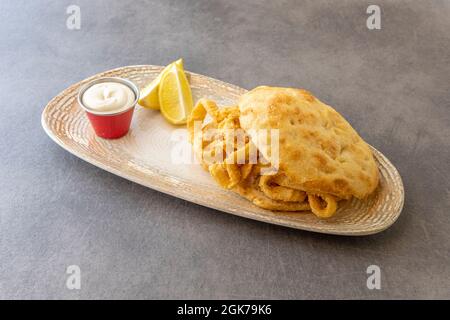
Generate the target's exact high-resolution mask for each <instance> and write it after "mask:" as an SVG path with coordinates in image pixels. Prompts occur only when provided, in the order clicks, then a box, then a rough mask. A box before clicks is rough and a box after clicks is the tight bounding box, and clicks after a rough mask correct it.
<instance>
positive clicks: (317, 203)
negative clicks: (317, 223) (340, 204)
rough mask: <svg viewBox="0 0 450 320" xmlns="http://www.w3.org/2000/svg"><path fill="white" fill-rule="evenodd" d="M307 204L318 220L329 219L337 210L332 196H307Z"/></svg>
mask: <svg viewBox="0 0 450 320" xmlns="http://www.w3.org/2000/svg"><path fill="white" fill-rule="evenodd" d="M308 202H309V206H310V207H311V211H312V212H313V213H314V214H315V215H316V216H318V217H319V218H330V217H331V216H333V215H334V213H335V212H336V209H337V200H336V198H335V197H333V196H332V195H327V194H321V195H313V194H308ZM323 202H325V203H326V206H325V207H324V206H323V205H322V203H323Z"/></svg>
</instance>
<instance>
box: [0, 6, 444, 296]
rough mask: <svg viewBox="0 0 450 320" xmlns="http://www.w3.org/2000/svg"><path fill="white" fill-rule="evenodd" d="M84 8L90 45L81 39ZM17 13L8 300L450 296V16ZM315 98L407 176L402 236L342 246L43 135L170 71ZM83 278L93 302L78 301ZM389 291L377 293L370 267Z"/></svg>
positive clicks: (239, 9)
mask: <svg viewBox="0 0 450 320" xmlns="http://www.w3.org/2000/svg"><path fill="white" fill-rule="evenodd" d="M73 3H75V4H78V5H80V7H81V11H82V27H81V30H80V31H70V30H68V29H67V28H66V18H67V15H66V13H65V10H66V7H67V6H68V5H70V4H73ZM371 3H373V1H370V2H369V1H357V0H354V1H317V0H314V1H306V2H300V1H277V2H275V1H149V2H145V1H134V0H126V1H87V0H84V1H81V0H79V1H75V0H73V1H72V0H70V1H6V0H1V1H0V75H1V76H0V88H1V91H0V101H1V111H2V117H1V120H0V146H1V162H0V214H1V215H0V218H1V221H0V228H1V229H0V239H1V244H0V264H1V265H0V298H33V299H35V298H38V299H41V298H68V299H77V298H363V299H365V298H375V299H378V298H450V212H449V208H450V183H449V180H450V173H449V162H450V151H449V150H450V149H449V147H450V143H449V141H450V126H449V124H450V112H449V111H450V92H449V83H450V81H449V80H450V68H449V66H450V45H449V44H450V36H449V35H450V32H449V30H450V18H449V17H450V1H438V0H435V1H395V2H394V1H380V0H377V1H376V4H379V5H380V6H381V9H382V29H381V30H378V31H369V30H368V29H367V28H366V25H365V24H366V18H367V14H366V13H365V11H366V8H367V6H368V5H369V4H371ZM178 57H183V58H184V59H185V64H186V68H187V69H188V70H191V71H194V72H197V73H201V74H205V75H208V76H211V77H215V78H218V79H221V80H224V81H226V82H230V83H233V84H236V85H239V86H242V87H245V88H252V87H255V86H257V85H260V84H268V85H279V86H297V87H303V88H306V89H308V90H310V91H312V92H313V93H314V94H315V95H317V96H318V97H320V98H321V99H322V100H324V101H326V102H328V103H330V104H331V105H333V106H334V107H335V108H336V109H337V110H338V111H340V112H341V113H342V114H343V115H344V116H345V117H346V118H347V119H349V121H350V122H351V123H352V124H353V125H354V127H355V128H356V129H357V130H358V131H359V132H360V133H361V135H362V136H363V137H364V138H365V139H366V140H367V141H369V142H370V143H371V144H373V145H374V146H375V147H377V148H378V149H380V150H381V151H382V152H383V153H384V154H385V155H387V156H388V157H389V158H390V159H391V161H392V162H393V163H394V164H395V165H396V166H397V168H398V169H399V171H400V173H401V174H402V176H403V179H404V184H405V188H406V202H405V207H404V210H403V213H402V215H401V217H400V219H399V221H398V222H397V223H396V224H395V225H394V226H393V227H392V228H390V229H389V230H387V231H385V232H383V233H381V234H378V235H374V236H369V237H363V238H345V237H337V236H327V235H320V234H313V233H308V232H302V231H298V230H291V229H287V228H283V227H277V226H272V225H268V224H264V223H259V222H255V221H250V220H246V219H242V218H238V217H234V216H231V215H228V214H222V213H220V212H217V211H214V210H211V209H207V208H204V207H200V206H197V205H193V204H190V203H187V202H185V201H182V200H179V199H176V198H172V197H170V196H167V195H164V194H161V193H158V192H156V191H153V190H150V189H147V188H144V187H142V186H139V185H136V184H133V183H131V182H128V181H126V180H124V179H121V178H119V177H116V176H114V175H112V174H110V173H107V172H104V171H102V170H100V169H98V168H96V167H94V166H92V165H90V164H88V163H85V162H83V161H82V160H80V159H78V158H76V157H75V156H72V155H71V154H69V153H68V152H66V151H64V150H63V149H62V148H60V147H58V146H57V145H56V144H55V143H53V142H52V141H51V140H50V139H49V138H48V137H47V136H46V135H45V133H44V131H43V130H42V128H41V125H40V115H41V111H42V109H43V107H44V106H45V105H46V103H47V102H48V101H49V100H50V99H51V98H52V97H53V96H55V95H56V94H57V93H59V92H60V91H61V90H63V89H64V88H66V87H67V86H69V85H71V84H72V83H75V82H77V81H79V80H82V79H84V78H86V77H88V76H90V75H92V74H95V73H98V72H100V71H104V70H107V69H112V68H115V67H119V66H124V65H133V64H157V65H165V64H167V63H169V62H170V61H172V60H175V59H176V58H178ZM71 264H76V265H79V266H80V267H81V271H82V288H81V290H79V291H76V290H74V291H70V290H68V289H66V287H65V281H66V274H65V270H66V267H67V266H68V265H71ZM371 264H377V265H379V266H380V267H381V270H382V289H381V290H379V291H376V290H375V291H370V290H368V289H367V288H366V277H367V275H366V268H367V267H368V266H369V265H371Z"/></svg>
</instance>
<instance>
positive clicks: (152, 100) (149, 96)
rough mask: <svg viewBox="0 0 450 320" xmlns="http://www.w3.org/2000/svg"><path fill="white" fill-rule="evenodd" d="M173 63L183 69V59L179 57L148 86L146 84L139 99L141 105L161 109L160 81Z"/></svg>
mask: <svg viewBox="0 0 450 320" xmlns="http://www.w3.org/2000/svg"><path fill="white" fill-rule="evenodd" d="M173 65H176V66H177V67H178V68H180V69H181V70H183V59H179V60H177V61H175V62H172V63H171V64H169V65H168V66H167V67H165V68H164V69H163V71H161V73H160V74H159V75H158V76H157V77H156V78H155V79H154V80H153V81H152V82H150V83H149V84H148V85H147V86H145V88H144V89H142V90H141V93H140V98H139V100H138V103H139V105H141V106H142V107H144V108H148V109H154V110H158V109H159V83H160V82H161V78H162V76H163V75H164V74H165V73H166V72H167V71H168V70H169V69H170V68H171V67H172V66H173Z"/></svg>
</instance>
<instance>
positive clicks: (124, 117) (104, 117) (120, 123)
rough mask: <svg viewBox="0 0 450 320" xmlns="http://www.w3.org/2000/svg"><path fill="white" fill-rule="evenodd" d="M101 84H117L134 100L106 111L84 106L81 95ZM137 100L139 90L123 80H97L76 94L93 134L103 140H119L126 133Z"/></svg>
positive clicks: (110, 78) (111, 78) (131, 83)
mask: <svg viewBox="0 0 450 320" xmlns="http://www.w3.org/2000/svg"><path fill="white" fill-rule="evenodd" d="M102 83H105V85H106V84H108V83H118V84H121V85H124V86H126V87H128V88H129V89H131V91H132V92H133V94H134V100H132V101H131V102H130V103H127V104H126V105H124V106H119V107H118V108H115V109H112V110H107V111H103V110H98V109H94V108H92V107H89V106H86V105H85V103H83V95H84V94H85V92H86V91H87V90H88V89H89V88H91V87H92V86H94V85H97V84H102ZM138 100H139V89H138V88H137V86H136V85H135V84H134V83H133V82H131V81H129V80H127V79H123V78H115V77H114V78H113V77H109V78H99V79H96V80H93V81H91V82H89V83H87V84H86V85H84V86H83V87H82V88H81V89H80V91H79V92H78V104H79V105H80V107H81V108H82V109H84V111H85V112H86V115H87V117H88V118H89V121H90V122H91V125H92V127H93V128H94V131H95V134H96V135H97V136H99V137H101V138H105V139H117V138H121V137H123V136H124V135H126V134H127V133H128V130H129V129H130V124H131V119H132V117H133V112H134V107H135V106H136V103H137V101H138Z"/></svg>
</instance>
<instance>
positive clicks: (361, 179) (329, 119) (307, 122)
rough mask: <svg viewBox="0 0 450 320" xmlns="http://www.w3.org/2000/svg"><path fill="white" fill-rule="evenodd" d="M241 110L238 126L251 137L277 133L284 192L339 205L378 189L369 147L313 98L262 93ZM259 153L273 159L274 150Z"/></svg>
mask: <svg viewBox="0 0 450 320" xmlns="http://www.w3.org/2000/svg"><path fill="white" fill-rule="evenodd" d="M238 105H239V110H240V117H239V120H240V126H241V127H242V128H243V129H244V130H245V131H247V132H249V134H250V136H251V135H252V134H251V132H252V130H259V129H278V130H279V174H280V175H283V176H284V177H285V181H284V185H285V186H288V187H290V188H293V189H296V190H301V191H304V192H307V193H309V194H313V195H314V194H316V195H331V196H335V197H337V198H340V199H348V198H350V197H352V196H355V197H357V198H360V199H362V198H365V197H366V196H367V195H369V194H370V193H372V192H373V191H374V190H375V188H376V187H377V185H378V179H379V177H378V175H379V173H378V168H377V165H376V163H375V161H374V158H373V155H372V152H371V150H370V147H369V146H368V145H367V143H365V142H364V141H363V140H362V139H361V137H360V136H359V135H358V133H356V131H355V130H354V129H353V128H352V127H351V125H350V124H349V123H348V122H347V121H346V120H345V119H344V118H343V117H342V116H341V115H340V114H339V113H338V112H336V111H335V110H334V109H333V108H332V107H330V106H328V105H326V104H324V103H322V102H321V101H320V100H319V99H317V98H315V97H314V96H313V95H312V94H310V93H309V92H307V91H305V90H301V89H293V88H273V87H258V88H255V89H253V90H251V91H250V92H248V93H246V94H244V95H243V96H242V97H241V99H240V100H239V103H238ZM252 138H253V137H252ZM252 140H253V142H254V143H255V144H258V142H257V141H256V139H252ZM257 147H258V148H259V149H260V150H261V151H262V152H263V153H264V155H265V156H266V157H267V158H270V153H271V150H270V145H266V146H264V148H263V147H261V148H260V147H259V146H258V145H257ZM324 200H325V201H326V199H324ZM313 201H314V200H313ZM310 204H311V201H310Z"/></svg>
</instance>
